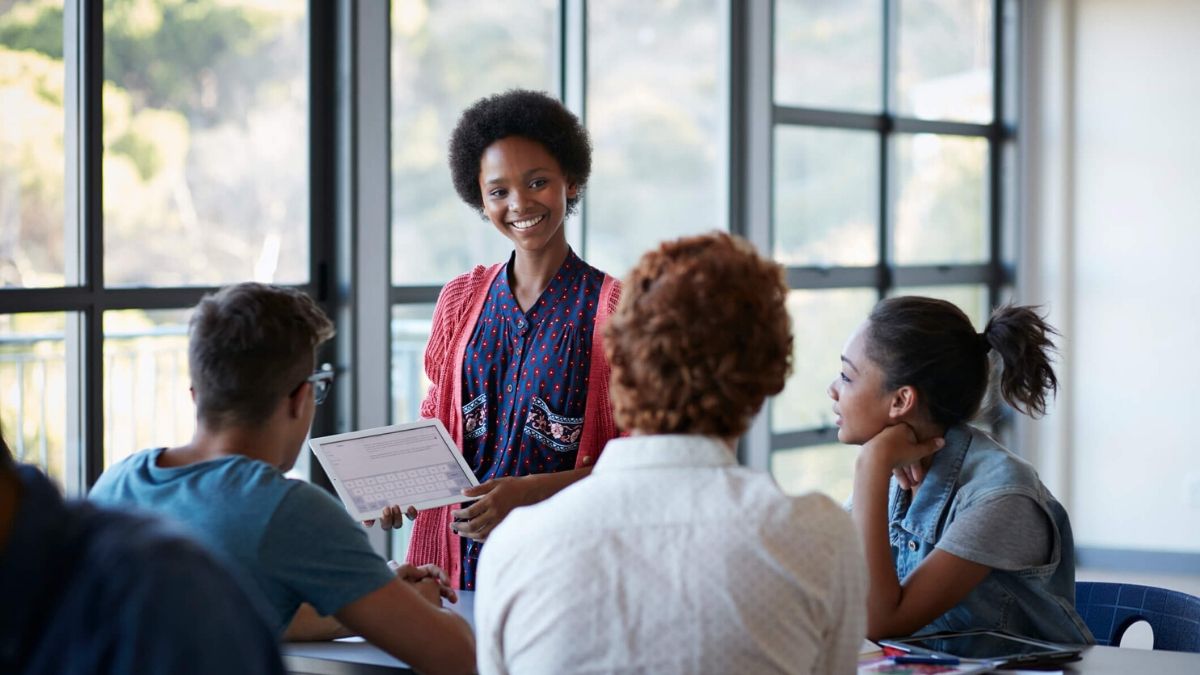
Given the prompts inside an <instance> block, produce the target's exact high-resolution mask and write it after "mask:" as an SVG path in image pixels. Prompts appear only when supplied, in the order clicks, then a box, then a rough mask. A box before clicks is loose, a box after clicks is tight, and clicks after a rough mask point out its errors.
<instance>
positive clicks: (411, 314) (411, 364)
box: [392, 304, 433, 424]
mask: <svg viewBox="0 0 1200 675" xmlns="http://www.w3.org/2000/svg"><path fill="white" fill-rule="evenodd" d="M432 323H433V305H432V304H420V305H395V306H393V307H392V422H393V423H395V424H403V423H405V422H415V421H416V420H417V419H419V418H420V412H421V401H422V400H423V399H424V398H425V392H427V391H429V378H427V377H425V345H426V343H428V342H429V331H430V327H431V325H432Z"/></svg>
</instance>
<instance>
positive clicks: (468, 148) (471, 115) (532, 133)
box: [450, 89, 592, 215]
mask: <svg viewBox="0 0 1200 675" xmlns="http://www.w3.org/2000/svg"><path fill="white" fill-rule="evenodd" d="M509 136H522V137H524V138H528V139H530V140H532V141H537V142H538V143H541V144H542V146H543V147H545V148H546V151H547V152H549V153H550V154H551V155H552V156H553V157H554V159H555V161H557V162H558V166H559V167H560V168H561V169H562V171H563V174H564V175H565V176H566V177H567V180H568V181H569V182H571V183H574V184H575V185H576V186H577V188H578V192H576V194H575V196H574V197H569V198H568V199H567V215H570V214H572V213H574V212H575V205H576V204H578V203H579V198H580V197H581V196H582V195H583V188H584V186H585V185H586V184H587V180H588V176H589V175H590V174H591V172H592V142H591V140H589V139H588V133H587V129H584V128H583V125H582V124H580V123H579V118H578V117H576V116H575V114H574V113H572V112H571V111H570V110H567V108H566V107H565V106H563V104H562V103H559V102H558V99H555V98H553V97H551V96H548V95H547V94H545V93H543V92H539V91H529V90H526V89H510V90H508V91H506V92H504V93H503V94H495V95H492V96H488V97H486V98H481V99H479V100H478V101H476V102H475V103H474V104H472V105H471V107H470V108H467V109H466V110H464V111H463V114H462V115H461V116H460V117H459V118H458V124H457V125H456V126H455V127H454V131H453V132H452V133H451V134H450V177H451V179H452V180H453V182H454V189H455V190H456V191H457V192H458V196H459V197H461V198H462V200H463V201H464V202H466V203H467V204H468V205H470V206H471V207H472V208H474V209H476V210H477V211H479V212H480V213H481V214H482V213H483V194H482V193H481V192H480V191H479V161H480V159H481V158H482V157H483V153H484V151H485V150H487V149H488V146H490V145H491V144H492V143H495V142H496V141H498V140H500V139H502V138H507V137H509Z"/></svg>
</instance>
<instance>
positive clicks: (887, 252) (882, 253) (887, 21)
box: [875, 0, 896, 298]
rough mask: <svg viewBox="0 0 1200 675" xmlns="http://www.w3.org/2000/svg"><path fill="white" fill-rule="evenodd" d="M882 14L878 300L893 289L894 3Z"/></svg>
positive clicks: (885, 4)
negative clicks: (891, 194) (891, 142)
mask: <svg viewBox="0 0 1200 675" xmlns="http://www.w3.org/2000/svg"><path fill="white" fill-rule="evenodd" d="M881 11H882V12H883V22H882V26H883V30H882V31H881V32H882V35H881V39H882V40H883V45H882V47H881V51H880V54H882V55H883V64H882V72H881V76H880V87H881V89H882V91H881V92H880V95H881V103H882V104H883V105H882V113H883V114H882V119H883V124H882V125H881V126H880V128H879V229H878V237H879V261H878V267H879V278H878V282H877V286H876V289H875V290H876V293H877V295H878V297H880V298H883V297H885V296H886V295H887V292H888V289H889V288H891V286H892V278H891V277H892V275H891V270H892V267H891V266H892V260H891V246H890V245H889V243H890V241H891V230H892V227H891V223H889V222H888V220H889V219H890V217H891V213H892V208H891V203H890V196H889V194H888V193H889V190H890V189H891V183H892V181H891V178H892V176H891V172H892V169H891V164H892V161H891V150H890V147H889V144H890V140H891V132H892V124H891V122H892V81H893V80H894V79H895V78H894V70H895V59H894V58H893V56H894V54H893V50H894V48H895V46H896V39H895V37H896V20H895V16H894V15H893V12H892V3H891V0H881Z"/></svg>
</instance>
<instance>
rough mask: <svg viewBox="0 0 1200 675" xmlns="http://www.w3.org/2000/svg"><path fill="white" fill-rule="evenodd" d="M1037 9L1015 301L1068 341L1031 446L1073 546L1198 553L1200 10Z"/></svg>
mask: <svg viewBox="0 0 1200 675" xmlns="http://www.w3.org/2000/svg"><path fill="white" fill-rule="evenodd" d="M1029 6H1030V7H1031V11H1033V12H1035V13H1037V17H1035V22H1034V25H1033V30H1032V31H1030V32H1031V33H1032V35H1031V38H1033V40H1034V43H1032V44H1031V50H1030V52H1029V55H1030V57H1031V60H1032V61H1033V64H1032V67H1031V69H1030V70H1029V71H1027V75H1029V76H1030V83H1029V84H1030V90H1029V91H1028V94H1029V96H1030V98H1029V102H1030V107H1029V108H1028V109H1027V119H1028V121H1029V124H1030V133H1029V137H1028V138H1027V139H1026V149H1027V151H1028V152H1027V153H1026V156H1027V161H1028V162H1029V166H1028V176H1029V181H1030V182H1029V183H1027V184H1026V191H1027V193H1028V201H1027V208H1026V216H1027V217H1026V222H1027V224H1028V226H1029V231H1028V232H1027V233H1026V236H1025V248H1026V252H1027V254H1028V255H1029V259H1030V263H1031V264H1029V265H1027V266H1026V268H1025V269H1024V270H1023V276H1022V279H1021V282H1020V285H1021V297H1022V299H1023V300H1025V301H1038V302H1047V303H1048V304H1049V306H1050V307H1051V310H1052V319H1053V320H1054V321H1056V322H1057V323H1058V325H1060V326H1061V327H1062V328H1063V329H1064V332H1065V333H1066V339H1065V340H1064V350H1063V373H1064V375H1065V377H1064V382H1063V395H1062V396H1060V398H1059V401H1058V406H1057V409H1056V410H1055V412H1054V413H1053V414H1052V415H1051V416H1050V417H1048V418H1047V419H1046V420H1044V421H1043V422H1039V423H1037V424H1036V425H1033V426H1032V429H1031V430H1030V431H1029V435H1028V436H1026V441H1027V442H1029V443H1031V444H1033V446H1034V448H1035V449H1036V452H1035V453H1034V456H1035V457H1036V458H1037V461H1038V464H1039V467H1040V468H1041V469H1042V472H1043V474H1044V475H1045V476H1046V477H1047V484H1049V485H1050V486H1051V488H1052V489H1054V490H1055V491H1056V492H1057V493H1059V494H1060V495H1064V496H1065V499H1064V501H1065V502H1066V504H1067V506H1068V508H1069V510H1070V513H1071V518H1072V522H1073V524H1074V528H1075V538H1076V544H1077V545H1079V546H1087V547H1105V548H1124V549H1151V550H1159V551H1179V552H1189V553H1198V552H1200V315H1198V314H1200V2H1194V1H1189V0H1138V1H1136V2H1134V1H1130V0H1075V1H1070V0H1047V1H1046V2H1045V3H1040V2H1035V3H1029ZM1196 572H1197V573H1200V570H1197V571H1196Z"/></svg>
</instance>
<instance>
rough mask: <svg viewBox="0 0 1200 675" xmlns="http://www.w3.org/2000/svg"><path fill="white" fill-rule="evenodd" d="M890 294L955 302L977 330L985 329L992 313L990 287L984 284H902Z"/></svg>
mask: <svg viewBox="0 0 1200 675" xmlns="http://www.w3.org/2000/svg"><path fill="white" fill-rule="evenodd" d="M888 295H891V296H896V295H923V296H925V297H927V298H937V299H939V300H945V301H946V302H951V303H954V305H956V306H957V307H958V308H959V309H961V310H962V311H963V312H964V313H966V315H967V316H968V317H970V319H971V323H972V324H973V325H974V326H975V330H976V331H981V330H983V327H984V326H985V325H986V324H987V317H988V315H989V314H990V313H991V308H990V307H988V289H987V286H984V285H983V284H970V285H963V286H900V287H897V288H894V289H892V291H891V292H890V293H888Z"/></svg>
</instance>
